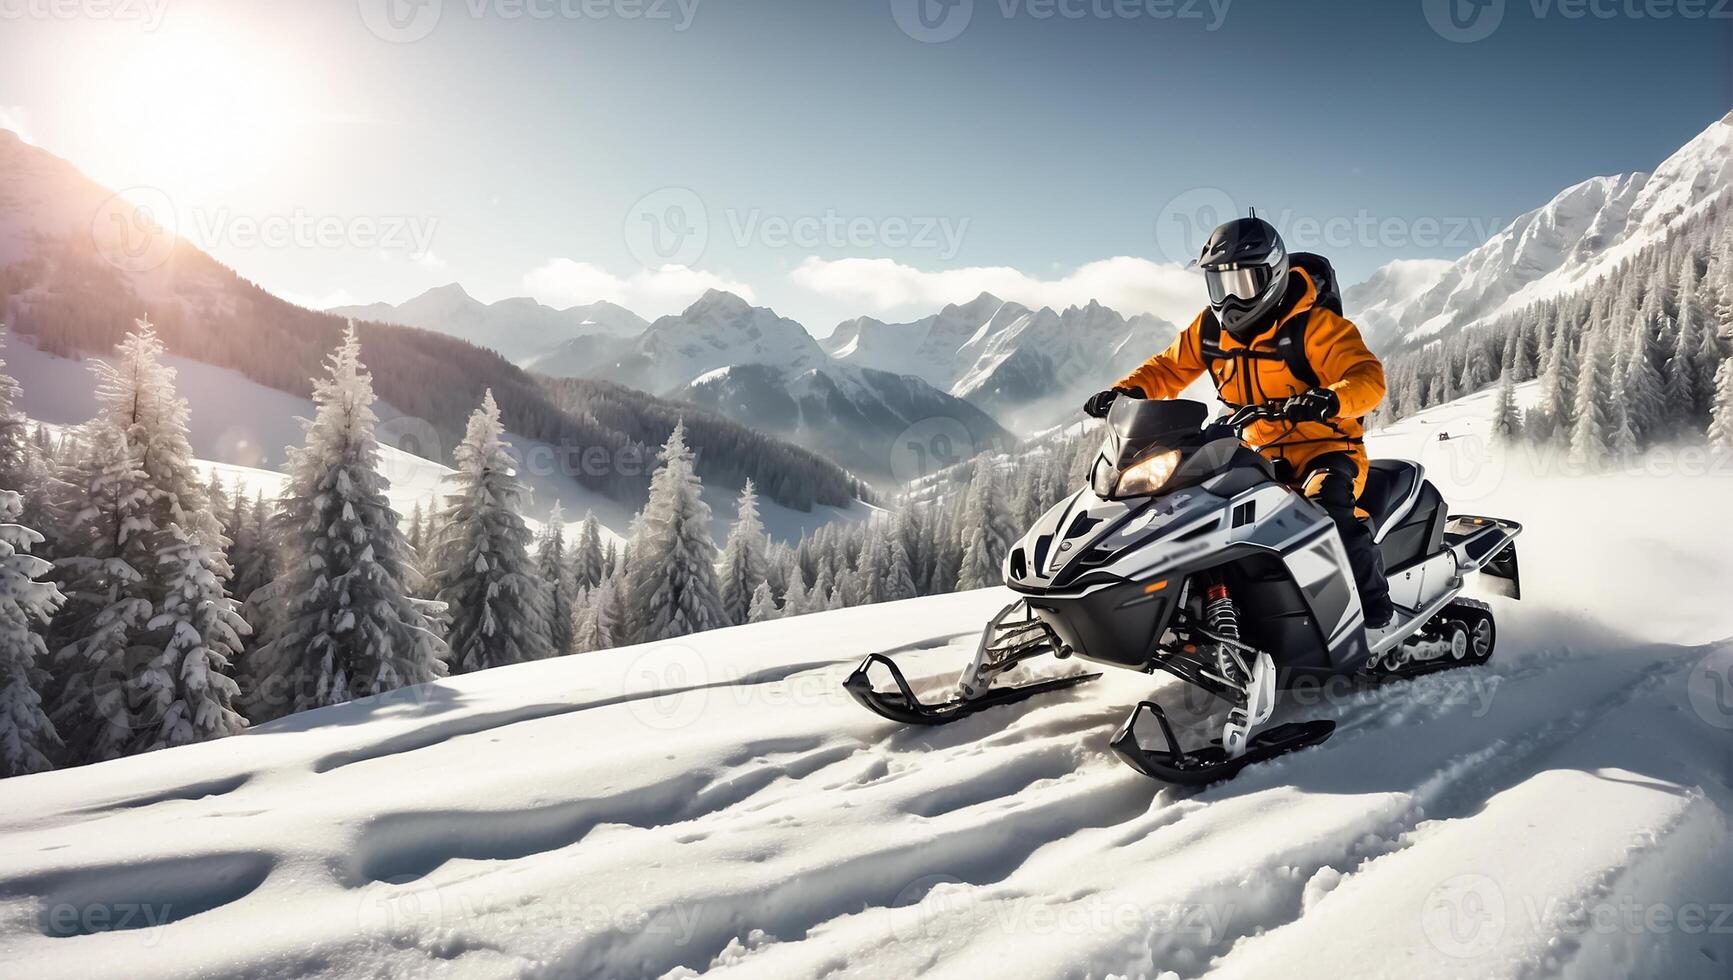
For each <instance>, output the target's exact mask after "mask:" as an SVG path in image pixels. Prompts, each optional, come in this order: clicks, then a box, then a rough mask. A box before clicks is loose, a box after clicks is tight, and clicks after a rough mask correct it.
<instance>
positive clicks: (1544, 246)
mask: <svg viewBox="0 0 1733 980" xmlns="http://www.w3.org/2000/svg"><path fill="white" fill-rule="evenodd" d="M1729 185H1733V113H1729V114H1728V115H1726V116H1723V117H1722V118H1720V119H1718V120H1716V121H1715V122H1713V123H1711V124H1710V125H1709V127H1708V128H1707V129H1705V130H1703V132H1701V133H1699V134H1698V135H1697V136H1695V137H1693V138H1692V139H1691V140H1690V141H1689V142H1687V143H1686V144H1685V145H1684V146H1682V147H1680V148H1679V150H1678V151H1676V152H1675V153H1673V154H1672V155H1671V156H1669V157H1668V158H1667V159H1666V160H1664V161H1662V162H1661V164H1660V165H1659V166H1657V167H1656V168H1655V170H1654V171H1653V172H1652V173H1630V174H1620V175H1615V176H1606V177H1591V178H1589V179H1588V180H1584V181H1581V182H1579V183H1576V184H1573V185H1571V186H1569V187H1567V188H1565V189H1564V190H1562V191H1560V192H1559V193H1558V194H1557V195H1556V196H1555V197H1554V198H1553V199H1552V200H1551V201H1548V202H1547V203H1546V204H1544V205H1542V206H1541V207H1539V208H1536V209H1535V210H1533V211H1530V212H1528V213H1527V214H1524V215H1522V216H1521V217H1519V218H1517V219H1516V220H1515V221H1513V222H1511V224H1510V225H1509V226H1508V227H1506V228H1505V229H1504V230H1502V231H1500V232H1499V233H1497V234H1496V235H1493V236H1492V237H1491V238H1490V239H1488V240H1487V242H1486V243H1485V244H1484V245H1481V246H1480V247H1479V248H1476V249H1474V250H1473V251H1471V252H1469V253H1468V254H1467V255H1464V256H1463V257H1462V258H1460V259H1458V260H1457V261H1456V262H1455V263H1454V264H1452V265H1451V266H1450V267H1449V268H1448V269H1445V270H1444V271H1443V272H1442V273H1441V274H1440V275H1439V276H1438V278H1437V280H1436V282H1435V283H1433V284H1432V285H1431V286H1430V287H1429V288H1427V289H1424V290H1423V291H1421V292H1419V293H1418V294H1416V295H1413V296H1412V297H1410V298H1408V299H1407V300H1404V301H1401V302H1395V303H1392V304H1391V305H1390V306H1389V307H1388V308H1387V309H1384V310H1381V311H1379V313H1378V314H1377V315H1376V317H1375V319H1377V320H1378V321H1379V322H1382V323H1383V324H1385V325H1386V328H1387V329H1389V330H1390V331H1391V332H1392V334H1393V338H1392V339H1396V340H1400V341H1407V342H1421V341H1424V340H1426V339H1428V338H1431V337H1434V336H1437V335H1438V334H1439V333H1440V332H1442V331H1446V330H1454V329H1459V328H1464V327H1467V326H1470V325H1472V324H1474V323H1478V322H1483V321H1486V320H1490V319H1494V318H1496V317H1498V316H1501V315H1503V314H1505V313H1509V312H1513V311H1515V310H1518V309H1521V308H1522V307H1525V306H1528V305H1530V304H1532V303H1535V302H1538V301H1540V300H1544V299H1547V298H1549V297H1552V296H1556V295H1559V294H1561V293H1566V292H1570V291H1572V290H1575V289H1578V288H1581V287H1582V286H1585V285H1587V284H1589V283H1591V282H1593V281H1594V280H1595V279H1596V278H1598V277H1600V276H1602V275H1605V274H1606V273H1607V272H1609V271H1611V270H1612V269H1613V268H1615V267H1616V266H1617V265H1618V263H1619V262H1620V261H1622V260H1624V259H1626V258H1629V257H1630V256H1632V255H1635V254H1636V253H1637V252H1639V251H1641V250H1642V249H1643V248H1644V247H1645V246H1647V245H1649V244H1651V243H1654V242H1657V241H1660V240H1661V239H1663V238H1664V237H1665V236H1666V235H1667V234H1668V233H1669V230H1670V229H1671V228H1672V227H1673V226H1674V225H1675V224H1676V223H1677V222H1678V221H1680V220H1681V219H1683V218H1685V217H1687V216H1689V215H1691V214H1693V213H1695V212H1696V211H1697V209H1699V208H1701V207H1703V206H1704V205H1706V204H1707V203H1708V202H1710V201H1712V200H1714V199H1715V198H1717V197H1719V196H1720V195H1722V194H1723V193H1725V192H1726V190H1727V188H1728V187H1729ZM1356 288H1358V287H1356Z"/></svg>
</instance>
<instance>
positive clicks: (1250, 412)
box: [1216, 402, 1287, 435]
mask: <svg viewBox="0 0 1733 980" xmlns="http://www.w3.org/2000/svg"><path fill="white" fill-rule="evenodd" d="M1286 417H1287V416H1286V415H1284V414H1283V411H1282V403H1281V402H1265V403H1263V404H1262V405H1242V406H1240V407H1239V408H1238V409H1236V410H1235V411H1234V412H1233V414H1231V415H1229V416H1227V417H1226V418H1222V419H1217V420H1216V421H1217V424H1218V425H1225V426H1227V427H1228V428H1230V429H1232V430H1234V434H1235V435H1238V434H1239V432H1240V430H1241V429H1244V428H1245V427H1246V426H1248V425H1251V424H1252V423H1253V422H1266V421H1271V420H1279V419H1283V418H1286Z"/></svg>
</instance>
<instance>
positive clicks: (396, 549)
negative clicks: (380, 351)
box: [247, 324, 447, 722]
mask: <svg viewBox="0 0 1733 980" xmlns="http://www.w3.org/2000/svg"><path fill="white" fill-rule="evenodd" d="M328 364H329V367H330V373H329V375H328V376H327V377H324V378H320V379H318V380H317V381H315V382H314V385H313V404H314V405H315V407H316V410H315V412H314V416H313V418H312V420H310V421H308V422H306V423H304V424H305V426H306V429H307V441H306V444H305V445H304V446H302V447H300V448H298V449H293V450H291V451H290V454H289V457H290V458H289V482H288V485H287V487H285V488H284V491H283V497H282V500H281V502H280V509H279V511H278V513H277V516H276V517H275V518H274V520H273V525H274V527H275V530H276V531H277V535H278V537H279V539H280V540H281V542H282V547H283V553H282V556H281V568H282V571H281V572H280V574H279V575H278V577H277V578H276V580H275V581H273V582H272V583H271V585H270V586H268V587H267V589H268V591H269V593H270V594H269V595H267V596H265V597H263V599H264V600H265V601H267V602H269V603H270V604H271V605H272V607H273V608H272V609H271V610H270V611H269V615H268V618H269V620H270V623H271V630H270V633H269V635H267V636H266V638H265V639H266V642H265V643H264V644H263V645H262V646H260V647H259V648H258V649H257V650H255V651H254V652H253V653H252V654H251V656H250V658H249V659H251V660H252V661H253V663H252V666H251V668H250V669H249V670H248V671H247V676H248V677H249V678H250V679H251V681H252V683H253V684H254V685H256V686H255V687H254V688H253V689H251V690H249V691H248V692H247V693H248V705H247V707H248V716H249V717H250V718H251V719H252V720H253V721H255V722H257V721H266V720H269V719H272V718H277V717H281V716H282V715H286V714H289V713H291V712H295V711H303V710H306V709H309V708H318V707H322V706H325V705H330V704H340V703H342V702H344V701H348V700H351V699H353V698H356V697H366V696H371V695H377V694H381V693H384V692H386V691H391V690H395V689H397V688H400V687H403V686H406V685H410V684H422V683H426V682H428V681H431V680H434V679H436V678H439V677H443V676H445V673H446V667H445V664H444V659H445V657H446V654H447V650H446V646H445V642H444V640H443V639H441V637H440V635H439V633H438V632H437V630H436V629H434V628H433V624H432V623H431V622H430V621H429V619H428V613H429V612H430V611H431V607H430V606H429V605H428V604H427V603H423V602H420V601H417V600H415V599H413V598H411V597H410V589H411V587H412V586H413V583H414V581H415V570H414V568H413V567H412V565H411V558H412V555H411V552H410V549H409V542H408V540H407V539H406V538H405V537H404V535H403V531H402V529H401V527H400V526H399V521H398V516H397V512H396V511H395V510H393V509H392V508H391V502H390V500H388V499H387V498H386V495H385V491H386V487H387V482H386V480H385V478H384V477H383V476H382V475H381V474H380V472H379V444H378V442H377V441H376V440H375V437H374V426H375V425H376V423H377V421H378V418H377V416H375V415H374V414H373V407H372V406H373V379H372V377H371V376H370V375H369V374H368V373H367V371H366V368H365V367H363V366H362V364H361V342H360V340H359V339H358V338H357V337H356V335H355V327H354V325H353V324H351V325H350V326H349V327H348V328H347V329H346V330H345V331H344V334H343V341H342V343H341V344H339V345H338V347H337V349H336V351H335V352H333V353H332V355H331V357H330V360H329V361H328Z"/></svg>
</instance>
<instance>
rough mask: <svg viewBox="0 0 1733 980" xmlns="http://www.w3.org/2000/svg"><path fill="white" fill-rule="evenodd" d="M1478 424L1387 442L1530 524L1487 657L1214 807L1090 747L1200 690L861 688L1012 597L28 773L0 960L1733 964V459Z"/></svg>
mask: <svg viewBox="0 0 1733 980" xmlns="http://www.w3.org/2000/svg"><path fill="white" fill-rule="evenodd" d="M1487 398H1488V396H1485V395H1482V396H1476V397H1474V398H1470V399H1467V400H1465V401H1464V402H1461V403H1457V404H1455V405H1452V406H1447V407H1445V408H1442V409H1439V410H1436V411H1434V412H1431V413H1428V414H1427V415H1426V416H1423V417H1421V418H1419V419H1416V420H1413V421H1409V422H1406V423H1403V424H1402V425H1399V426H1397V427H1395V428H1393V429H1391V430H1390V431H1388V432H1386V433H1382V434H1380V435H1379V436H1377V437H1375V439H1374V445H1375V447H1376V451H1378V452H1380V453H1382V454H1395V455H1408V456H1413V457H1416V458H1420V459H1421V460H1423V461H1425V462H1427V463H1428V464H1429V466H1430V469H1431V473H1432V475H1433V476H1434V478H1435V479H1437V480H1438V481H1439V482H1440V483H1441V484H1443V485H1444V486H1445V488H1446V490H1447V495H1454V496H1455V497H1456V498H1457V499H1455V500H1453V502H1454V503H1455V504H1456V507H1457V509H1458V510H1460V511H1464V512H1470V513H1474V512H1479V513H1487V514H1497V515H1501V516H1510V517H1515V518H1517V519H1520V520H1523V521H1524V522H1526V524H1527V527H1528V530H1527V532H1526V533H1525V534H1524V536H1523V537H1522V538H1521V539H1520V541H1519V545H1520V548H1521V552H1522V563H1523V584H1524V587H1525V590H1526V595H1525V598H1524V599H1523V600H1522V601H1520V602H1512V601H1509V600H1494V602H1495V605H1496V609H1497V613H1498V616H1499V617H1500V625H1501V640H1500V647H1499V650H1498V652H1497V654H1496V655H1495V657H1494V659H1493V661H1492V662H1491V663H1490V664H1489V665H1487V666H1486V667H1484V668H1481V669H1479V670H1478V671H1472V672H1471V671H1460V672H1452V673H1445V674H1439V675H1434V676H1431V677H1428V678H1423V679H1420V680H1417V681H1414V682H1410V683H1407V684H1402V685H1391V686H1386V687H1384V688H1381V689H1377V690H1350V689H1346V688H1344V689H1340V690H1335V691H1329V692H1327V694H1324V695H1319V696H1315V697H1311V698H1309V699H1307V700H1306V702H1305V703H1295V702H1294V701H1292V700H1289V701H1284V703H1283V704H1282V705H1281V706H1280V707H1279V708H1278V717H1277V719H1276V720H1277V721H1278V722H1279V721H1281V720H1284V719H1293V718H1307V717H1329V718H1334V719H1337V720H1338V722H1339V723H1340V728H1339V730H1338V733H1337V735H1336V736H1335V737H1334V738H1333V739H1331V740H1330V741H1329V742H1327V743H1325V744H1324V745H1322V746H1319V747H1317V748H1314V749H1309V750H1306V751H1303V752H1299V753H1296V754H1293V755H1290V756H1287V757H1284V758H1281V759H1278V760H1275V761H1273V762H1271V763H1269V764H1266V765H1264V766H1261V767H1258V768H1255V769H1253V770H1251V771H1248V772H1246V773H1244V774H1242V775H1241V776H1240V777H1239V778H1238V779H1236V780H1234V781H1232V782H1229V783H1225V784H1221V785H1218V786H1215V787H1211V788H1208V789H1205V790H1202V791H1193V790H1181V789H1175V788H1168V787H1163V786H1161V785H1159V784H1157V783H1154V782H1151V781H1149V780H1145V779H1143V778H1142V777H1140V776H1138V775H1136V774H1135V773H1133V772H1131V771H1130V770H1129V769H1127V768H1125V767H1124V766H1122V765H1121V764H1119V763H1118V761H1117V760H1116V759H1114V758H1113V757H1112V756H1111V755H1110V753H1109V752H1108V751H1107V739H1108V737H1109V735H1110V734H1111V730H1112V728H1113V726H1114V725H1116V724H1117V722H1118V721H1119V720H1120V719H1121V718H1122V717H1123V716H1124V714H1125V713H1126V711H1127V710H1128V709H1129V707H1130V706H1131V705H1132V704H1133V703H1135V702H1136V701H1137V700H1138V699H1140V698H1142V697H1145V696H1148V695H1150V694H1151V693H1152V692H1159V693H1158V696H1161V695H1162V694H1165V696H1166V698H1167V700H1169V701H1170V702H1174V701H1177V699H1178V697H1179V695H1178V689H1177V688H1176V687H1174V686H1173V685H1172V684H1171V683H1170V682H1166V681H1161V680H1157V679H1152V678H1148V677H1144V676H1141V675H1135V674H1131V673H1126V672H1115V673H1112V674H1110V675H1109V676H1106V677H1104V678H1102V679H1101V680H1100V681H1097V682H1095V683H1093V684H1088V685H1084V686H1082V687H1080V688H1077V689H1074V690H1072V691H1068V692H1065V693H1064V694H1061V695H1058V696H1056V697H1055V698H1054V699H1052V700H1049V701H1045V702H1028V703H1025V704H1021V705H1016V706H1012V707H1008V708H1001V709H997V710H995V711H990V712H987V713H985V714H983V715H981V716H977V717H975V718H971V719H968V720H966V721H964V722H961V723H959V724H957V725H954V726H951V727H949V728H947V729H943V730H938V731H903V730H898V729H897V728H896V727H895V726H893V725H891V724H889V723H887V722H884V721H881V720H879V719H878V718H876V717H874V716H872V715H869V714H867V713H865V712H864V711H862V710H860V709H859V708H858V707H856V706H855V705H854V704H853V703H852V702H850V701H849V700H848V698H847V697H846V696H845V695H844V694H843V693H842V691H841V689H840V687H839V685H840V682H841V680H842V678H843V677H844V676H845V675H846V673H847V671H848V670H849V669H850V668H851V667H852V665H853V663H854V662H855V661H856V660H857V659H858V658H859V657H860V656H861V655H863V654H865V653H867V652H870V651H875V650H892V651H897V652H898V655H899V657H900V658H901V659H902V660H903V661H904V662H905V663H907V664H908V665H909V670H910V675H911V677H912V678H917V679H919V678H930V679H932V682H933V684H934V685H935V686H936V685H939V684H942V683H943V682H944V681H945V679H946V678H948V677H949V676H952V675H953V674H954V671H955V670H956V669H958V667H959V666H960V665H961V662H962V661H963V660H964V659H965V658H966V657H967V656H968V655H969V652H970V650H971V648H972V646H973V643H974V633H975V630H976V628H977V627H978V626H979V624H980V623H981V622H982V621H984V620H985V619H986V618H987V617H988V616H989V615H990V614H991V613H992V612H993V611H994V610H995V609H997V608H998V607H999V606H1000V605H1001V604H1002V603H1003V602H1005V601H1006V600H1007V594H1006V593H1004V592H1001V591H999V590H987V591H983V592H975V593H965V594H961V595H955V596H945V597H937V598H931V599H921V600H914V601H911V602H905V603H897V604H892V605H886V606H877V607H864V608H857V609H850V610H844V611H840V612H834V613H827V614H823V615H817V616H810V617H804V618H800V619H795V620H786V621H780V622H773V623H769V624H764V625H760V626H753V627H745V628H740V629H733V630H725V631H720V632H716V633H710V634H705V635H701V636H695V637H691V638H688V639H686V640H683V641H680V642H678V643H666V644H657V645H654V646H648V647H640V648H629V649H623V650H615V651H609V652H606V653H599V654H587V655H579V656H574V657H568V658H564V659H561V660H555V661H546V662H541V663H534V664H528V665H523V666H518V667H510V668H504V669H499V670H492V671H487V672H483V673H480V674H473V675H468V676H465V677H460V678H455V679H451V680H448V681H444V682H441V683H438V684H434V685H430V686H427V687H424V688H419V689H413V690H409V691H403V692H399V693H397V694H394V695H392V696H389V697H387V698H383V699H381V700H380V701H378V702H375V703H357V704H351V705H347V706H343V707H339V708H334V709H328V710H324V711H319V712H314V713H310V714H306V715H302V716H298V717H295V718H291V719H286V720H284V721H282V722H278V723H275V724H272V725H267V726H263V727H261V728H258V729H256V730H254V731H252V732H250V733H249V734H246V735H243V736H240V737H236V738H231V739H228V740H226V741H221V742H216V743H209V744H205V745H199V746H193V747H189V748H183V749H176V750H172V751H168V752H163V753H159V754H155V755H150V756H144V757H137V758H131V759H124V760H120V761H117V762H111V763H105V764H102V765H99V766H95V767H91V768H86V769H78V770H71V771H65V772H55V773H46V774H42V775H37V776H27V777H22V778H19V779H15V780H10V781H7V782H6V783H4V784H0V786H3V791H0V792H3V799H4V806H0V964H5V969H4V971H3V972H5V973H6V974H8V975H12V976H20V977H23V976H30V977H59V976H65V977H80V978H88V977H92V976H113V975H125V976H129V977H179V976H187V975H195V974H196V975H200V976H209V977H217V976H287V975H319V976H344V977H361V976H366V977H372V976H384V975H415V976H460V977H493V976H537V977H555V976H560V977H564V976H583V977H592V976H593V977H603V976H606V977H656V976H662V975H666V974H672V975H675V976H689V975H692V974H693V973H702V974H706V975H716V976H724V977H727V976H741V977H755V978H756V977H813V976H862V977H875V978H876V977H902V976H913V975H916V974H931V975H938V976H958V977H962V976H983V975H985V976H1019V977H1021V976H1032V977H1058V976H1094V977H1106V976H1111V975H1119V976H1127V977H1130V976H1150V977H1154V976H1158V975H1161V974H1163V973H1167V972H1172V973H1174V974H1178V975H1181V976H1193V975H1200V974H1206V973H1213V974H1218V975H1222V976H1236V977H1238V976H1248V977H1267V976H1277V975H1281V976H1318V977H1341V976H1387V977H1402V978H1409V977H1431V976H1438V977H1459V976H1476V977H1536V976H1540V977H1550V976H1566V977H1578V976H1581V977H1604V976H1621V975H1622V976H1669V977H1692V976H1697V977H1725V976H1727V975H1728V973H1729V970H1730V964H1733V914H1729V913H1730V909H1733V850H1730V844H1729V836H1728V820H1727V814H1728V811H1729V805H1730V804H1733V792H1730V791H1729V788H1728V783H1727V780H1728V774H1729V772H1730V770H1733V766H1730V762H1733V753H1730V751H1729V747H1730V745H1733V742H1730V741H1729V739H1730V735H1733V703H1730V702H1729V699H1728V693H1727V690H1726V689H1725V686H1724V682H1725V681H1726V680H1727V678H1728V676H1729V672H1730V671H1733V608H1729V606H1728V604H1727V603H1725V602H1724V601H1721V596H1722V595H1724V589H1725V586H1724V583H1725V582H1726V581H1727V579H1728V575H1729V573H1733V535H1730V534H1729V533H1728V532H1727V530H1726V525H1725V514H1724V510H1725V505H1726V501H1727V500H1728V499H1729V498H1730V495H1729V493H1728V490H1729V488H1733V472H1729V471H1728V470H1727V469H1726V468H1725V467H1724V468H1723V470H1722V471H1720V472H1713V471H1711V470H1709V469H1707V467H1706V464H1704V468H1702V469H1696V470H1693V469H1691V467H1692V466H1693V465H1696V464H1693V463H1692V462H1691V460H1692V458H1693V457H1691V456H1690V454H1685V453H1680V454H1674V455H1673V456H1671V457H1668V458H1666V459H1662V458H1660V457H1659V456H1656V457H1651V458H1650V460H1648V462H1647V464H1646V465H1647V466H1648V467H1649V469H1648V470H1639V471H1635V472H1632V473H1626V474H1621V475H1601V476H1573V475H1569V474H1568V473H1567V472H1564V471H1563V470H1562V464H1560V463H1558V462H1556V461H1553V460H1550V459H1548V458H1545V457H1538V456H1535V455H1532V454H1526V453H1521V452H1519V453H1517V454H1514V455H1507V456H1502V457H1501V456H1499V455H1498V454H1488V453H1486V452H1482V451H1480V450H1478V449H1476V446H1477V445H1480V444H1479V443H1478V439H1479V436H1480V433H1481V432H1483V431H1484V423H1483V420H1484V418H1485V416H1486V414H1487V412H1486V411H1485V409H1486V408H1488V406H1487V404H1486V401H1487ZM1440 429H1443V430H1447V431H1449V432H1450V433H1451V435H1452V437H1453V438H1452V439H1451V440H1450V441H1449V442H1443V443H1440V442H1438V440H1437V438H1436V435H1437V432H1438V431H1439V430H1440ZM1663 467H1670V468H1671V469H1670V471H1668V474H1667V475H1659V474H1661V473H1662V468H1663ZM1035 669H1037V670H1041V671H1044V672H1054V673H1058V672H1067V671H1072V670H1077V669H1078V667H1077V666H1075V665H1070V664H1057V663H1050V664H1046V665H1041V666H1038V667H1037V668H1035Z"/></svg>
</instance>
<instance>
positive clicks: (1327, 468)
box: [1299, 453, 1390, 622]
mask: <svg viewBox="0 0 1733 980" xmlns="http://www.w3.org/2000/svg"><path fill="white" fill-rule="evenodd" d="M1359 469H1360V464H1359V463H1357V462H1355V461H1354V457H1353V456H1351V455H1349V454H1347V453H1325V454H1324V455H1322V456H1319V457H1318V458H1317V459H1314V460H1312V462H1311V463H1310V465H1309V466H1308V468H1307V470H1306V472H1305V474H1304V475H1303V476H1302V477H1301V479H1300V483H1299V486H1300V491H1301V492H1302V493H1304V494H1305V495H1306V498H1307V499H1308V500H1311V501H1312V502H1313V503H1315V504H1317V505H1318V506H1320V507H1322V508H1324V512H1325V513H1326V514H1329V515H1330V520H1332V521H1334V522H1336V531H1337V533H1339V534H1340V535H1341V536H1342V547H1343V548H1344V549H1346V550H1347V552H1348V565H1349V567H1351V568H1353V570H1354V583H1355V584H1356V585H1357V586H1359V588H1360V605H1361V607H1362V608H1364V609H1365V611H1366V618H1367V619H1369V620H1372V621H1374V622H1376V621H1377V620H1379V619H1384V618H1388V617H1387V616H1386V615H1385V614H1386V613H1387V612H1388V611H1389V609H1390V583H1389V581H1388V580H1386V579H1385V578H1384V558H1383V556H1381V555H1379V554H1378V545H1377V544H1376V543H1375V542H1374V541H1373V540H1372V529H1371V528H1370V527H1369V526H1367V524H1366V522H1365V521H1362V520H1361V519H1360V517H1359V515H1357V514H1355V513H1354V507H1355V500H1354V482H1355V479H1356V477H1358V476H1359Z"/></svg>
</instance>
